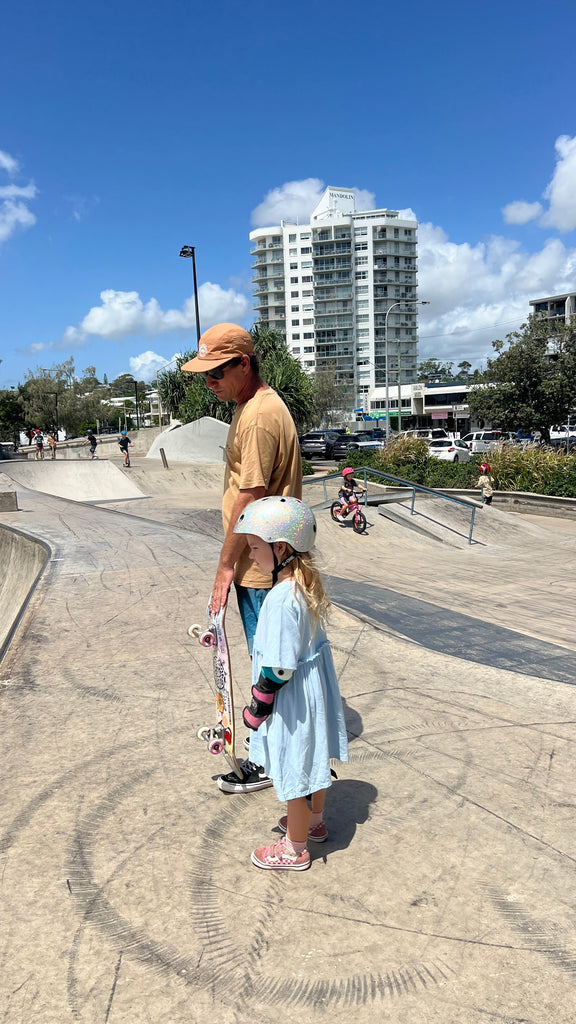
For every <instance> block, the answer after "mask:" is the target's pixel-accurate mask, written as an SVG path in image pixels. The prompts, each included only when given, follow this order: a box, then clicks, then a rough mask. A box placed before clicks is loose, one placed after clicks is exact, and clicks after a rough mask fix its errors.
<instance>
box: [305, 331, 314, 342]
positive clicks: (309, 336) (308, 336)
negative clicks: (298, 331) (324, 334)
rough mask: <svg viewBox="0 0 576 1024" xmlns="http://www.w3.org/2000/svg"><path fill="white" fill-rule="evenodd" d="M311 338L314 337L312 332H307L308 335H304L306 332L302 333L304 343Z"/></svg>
mask: <svg viewBox="0 0 576 1024" xmlns="http://www.w3.org/2000/svg"><path fill="white" fill-rule="evenodd" d="M313 337H314V331H308V333H306V331H305V332H304V341H306V339H307V338H313Z"/></svg>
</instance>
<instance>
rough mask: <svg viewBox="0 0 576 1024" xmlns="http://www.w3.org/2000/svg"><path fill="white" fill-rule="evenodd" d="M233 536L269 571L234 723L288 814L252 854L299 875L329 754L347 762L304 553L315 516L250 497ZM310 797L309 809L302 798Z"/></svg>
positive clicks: (319, 825) (318, 598)
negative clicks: (244, 698)
mask: <svg viewBox="0 0 576 1024" xmlns="http://www.w3.org/2000/svg"><path fill="white" fill-rule="evenodd" d="M234 532H235V533H243V534H246V535H247V540H248V546H249V549H250V556H251V558H252V559H253V561H254V562H256V565H257V566H258V567H259V569H261V570H262V572H265V573H271V574H272V589H271V590H270V591H269V592H268V595H267V597H266V599H265V601H264V604H263V605H262V609H261V611H260V615H259V617H258V625H257V627H256V635H255V637H254V647H253V651H252V655H253V669H252V680H253V685H252V697H253V699H252V703H251V704H250V707H248V708H244V721H245V723H246V725H248V726H249V727H250V728H251V729H254V730H257V731H256V732H255V734H254V736H253V737H252V740H251V742H250V756H251V757H252V758H253V759H255V760H256V761H257V763H258V764H261V765H264V766H265V772H266V774H267V775H268V776H269V777H270V778H271V779H272V781H273V783H274V788H275V789H276V793H277V795H278V799H279V800H286V801H287V802H288V814H287V815H286V816H285V817H282V818H280V821H279V822H278V824H279V826H280V828H281V830H282V831H283V832H285V833H286V835H285V836H283V837H282V838H281V839H280V841H279V842H277V843H273V844H272V845H271V846H261V847H259V849H257V850H254V851H253V852H252V863H253V864H255V865H256V867H258V868H266V869H284V870H286V869H288V870H291V871H305V870H306V868H309V867H310V854H309V852H308V849H307V841H308V840H312V841H313V842H320V843H322V842H324V841H325V840H326V839H327V838H328V831H327V829H326V825H325V824H324V821H323V817H322V814H323V809H324V798H325V795H326V790H327V789H328V786H330V785H331V775H330V758H332V757H334V758H338V759H339V760H340V761H347V760H348V744H347V740H346V726H345V724H344V713H343V710H342V701H341V698H340V693H339V690H338V681H337V679H336V672H335V669H334V663H333V661H332V652H331V650H330V646H329V644H328V640H327V639H326V634H325V632H324V628H323V622H324V620H325V617H326V612H327V610H328V607H329V601H328V598H327V596H326V593H325V591H324V587H323V585H322V580H321V578H320V573H319V572H318V569H317V568H316V565H315V564H314V561H313V559H312V556H311V555H310V553H309V552H310V549H311V548H312V547H313V546H314V541H315V538H316V520H315V519H314V515H313V514H312V512H311V511H310V509H309V508H308V507H307V506H306V505H304V504H303V503H302V502H301V501H299V500H298V499H297V498H282V497H269V498H261V499H260V500H259V501H254V502H252V503H251V504H250V505H248V507H247V508H246V509H245V510H244V512H242V513H241V515H240V516H239V518H238V521H237V523H236V526H235V527H234ZM309 794H311V798H310V799H311V808H310V807H309V806H308V803H307V801H306V797H307V796H308V795H309Z"/></svg>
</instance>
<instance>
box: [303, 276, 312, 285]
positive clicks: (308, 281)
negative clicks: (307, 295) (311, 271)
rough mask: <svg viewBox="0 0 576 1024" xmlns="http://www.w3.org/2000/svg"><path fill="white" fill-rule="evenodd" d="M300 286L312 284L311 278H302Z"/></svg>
mask: <svg viewBox="0 0 576 1024" xmlns="http://www.w3.org/2000/svg"><path fill="white" fill-rule="evenodd" d="M302 284H312V278H311V277H303V278H302Z"/></svg>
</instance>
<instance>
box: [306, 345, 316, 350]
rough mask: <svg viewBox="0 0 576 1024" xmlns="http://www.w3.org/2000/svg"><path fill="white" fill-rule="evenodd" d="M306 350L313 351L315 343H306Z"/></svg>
mask: <svg viewBox="0 0 576 1024" xmlns="http://www.w3.org/2000/svg"><path fill="white" fill-rule="evenodd" d="M304 351H305V352H313V351H314V345H304Z"/></svg>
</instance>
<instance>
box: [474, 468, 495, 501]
mask: <svg viewBox="0 0 576 1024" xmlns="http://www.w3.org/2000/svg"><path fill="white" fill-rule="evenodd" d="M474 487H479V488H480V494H481V496H482V502H483V504H484V505H491V504H492V495H493V494H494V480H493V479H492V477H491V476H490V466H489V465H488V463H487V462H482V463H481V465H480V477H479V479H478V483H476V484H474Z"/></svg>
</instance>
